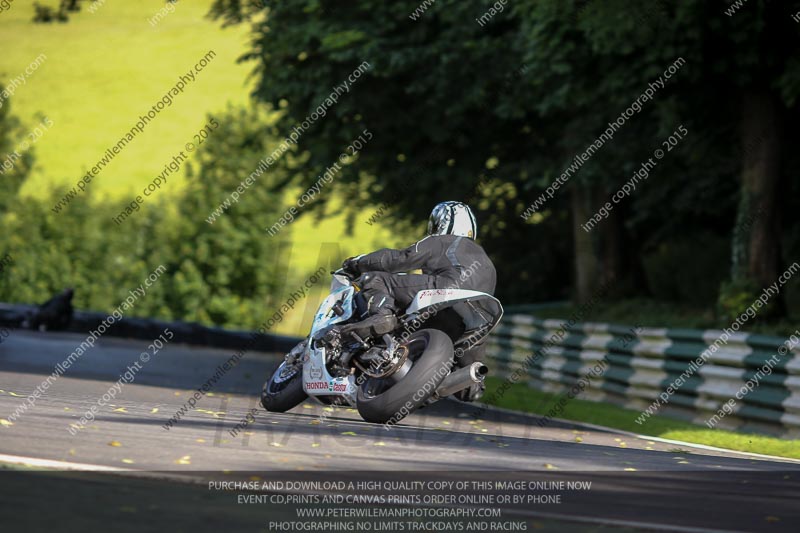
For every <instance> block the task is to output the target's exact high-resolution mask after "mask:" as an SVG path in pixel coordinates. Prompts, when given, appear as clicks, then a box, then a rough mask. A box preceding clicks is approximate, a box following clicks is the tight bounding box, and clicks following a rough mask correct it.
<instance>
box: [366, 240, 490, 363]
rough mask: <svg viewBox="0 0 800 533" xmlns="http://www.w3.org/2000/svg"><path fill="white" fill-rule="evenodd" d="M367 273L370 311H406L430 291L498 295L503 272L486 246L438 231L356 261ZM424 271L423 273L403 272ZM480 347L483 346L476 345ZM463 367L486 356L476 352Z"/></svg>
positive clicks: (371, 312) (473, 352)
mask: <svg viewBox="0 0 800 533" xmlns="http://www.w3.org/2000/svg"><path fill="white" fill-rule="evenodd" d="M354 267H355V269H357V270H358V272H359V273H360V274H363V275H362V276H361V285H362V289H363V296H364V298H365V300H366V303H367V314H369V315H373V314H379V313H386V312H393V313H399V312H401V311H403V310H404V309H405V308H406V307H408V305H409V304H410V303H411V301H412V300H413V299H414V296H416V294H417V293H418V292H419V291H422V290H425V289H447V288H458V289H469V290H474V291H480V292H485V293H487V294H492V295H493V294H494V290H495V286H496V284H497V273H496V271H495V268H494V265H493V264H492V261H491V260H490V259H489V256H487V255H486V252H485V251H484V250H483V248H482V247H481V246H480V245H479V244H478V243H476V242H475V241H474V240H472V239H470V238H467V237H458V236H455V235H433V236H428V237H425V238H424V239H422V240H421V241H419V242H417V243H415V244H413V245H411V246H409V247H408V248H406V249H404V250H392V249H389V248H384V249H382V250H378V251H376V252H372V253H371V254H367V255H364V256H362V257H360V258H359V259H358V260H356V261H355V265H354ZM415 269H421V270H422V274H400V273H399V272H406V271H409V270H415ZM476 348H478V347H476ZM470 352H472V353H470V354H469V356H467V354H464V355H465V357H463V358H462V359H463V360H462V361H460V362H459V363H460V365H466V364H469V363H470V362H472V361H475V360H480V359H482V355H483V354H482V352H483V350H479V349H476V350H470Z"/></svg>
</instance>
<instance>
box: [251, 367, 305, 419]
mask: <svg viewBox="0 0 800 533" xmlns="http://www.w3.org/2000/svg"><path fill="white" fill-rule="evenodd" d="M302 369H303V365H302V364H301V363H299V362H297V363H295V364H293V365H287V364H286V361H284V362H282V363H281V364H280V366H279V367H278V368H276V369H275V372H273V373H272V376H271V377H270V378H269V379H268V380H267V382H266V383H264V387H263V388H262V389H261V405H263V406H264V409H266V410H267V411H271V412H273V413H285V412H286V411H288V410H289V409H292V408H294V407H296V406H297V405H298V404H299V403H300V402H302V401H303V400H305V399H306V398H307V395H306V392H305V391H304V390H303V372H302Z"/></svg>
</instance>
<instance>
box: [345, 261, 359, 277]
mask: <svg viewBox="0 0 800 533" xmlns="http://www.w3.org/2000/svg"><path fill="white" fill-rule="evenodd" d="M342 270H344V271H345V272H347V273H348V274H351V275H353V276H358V275H359V274H360V272H359V270H358V259H356V258H355V257H350V258H348V259H345V260H344V263H342Z"/></svg>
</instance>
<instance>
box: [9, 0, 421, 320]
mask: <svg viewBox="0 0 800 533" xmlns="http://www.w3.org/2000/svg"><path fill="white" fill-rule="evenodd" d="M43 1H44V3H45V4H52V5H56V4H57V2H56V1H55V0H43ZM33 3H34V0H16V1H15V2H14V3H13V4H12V6H11V9H9V10H7V11H4V12H2V13H0V50H2V53H0V83H7V82H8V81H9V80H10V79H12V78H15V77H17V76H20V75H23V73H24V72H25V69H26V68H27V67H28V65H30V64H31V62H32V61H34V60H35V59H36V58H37V57H39V56H40V54H44V55H45V56H46V59H44V60H43V61H42V62H41V64H40V65H39V68H38V69H37V70H36V71H35V72H33V73H32V74H31V75H30V76H29V77H28V78H27V80H26V82H25V84H24V85H21V86H19V87H18V88H17V89H16V93H15V94H14V95H13V97H12V98H11V108H12V112H13V113H14V114H15V115H17V116H18V117H19V118H20V119H21V120H22V121H23V124H24V125H25V128H26V129H30V128H32V127H33V126H35V125H36V124H38V123H39V120H40V119H39V118H38V117H39V116H40V115H44V116H47V117H48V118H50V119H51V120H52V121H53V126H52V127H51V128H50V129H49V130H48V131H47V132H46V133H45V134H44V135H43V136H42V138H41V139H40V140H39V141H38V142H37V143H36V144H35V147H34V148H35V152H36V157H37V164H36V167H35V169H34V172H33V173H32V175H31V177H30V179H29V181H28V183H26V185H25V186H24V188H23V190H22V194H23V195H32V196H36V195H41V194H43V193H45V192H46V191H49V190H50V189H51V188H52V187H53V186H54V185H62V184H63V185H66V184H71V185H72V184H74V183H75V181H77V179H78V178H79V177H80V176H82V175H83V174H84V173H85V172H86V171H87V170H88V169H89V168H91V166H92V165H94V164H95V163H96V162H97V160H98V159H99V158H100V157H101V156H102V155H103V153H104V151H105V150H106V148H108V147H109V146H110V145H111V144H114V143H116V141H117V140H118V139H119V138H120V136H121V135H122V134H123V133H124V132H126V131H129V130H130V129H131V127H132V126H133V125H134V124H135V123H136V121H137V119H138V117H139V116H140V115H141V114H144V113H146V112H147V111H148V110H149V109H150V107H151V106H153V105H154V104H155V103H156V102H157V101H158V100H159V99H160V98H161V97H162V96H163V95H164V94H165V93H166V92H167V91H168V90H169V89H170V88H171V87H172V86H173V85H174V84H175V83H176V82H177V80H178V77H179V76H180V75H181V74H185V73H186V72H188V71H189V70H190V69H191V68H192V67H193V66H194V65H195V63H197V61H198V60H199V59H200V58H202V57H203V56H204V55H205V54H206V53H207V52H208V51H209V50H213V51H214V52H215V53H216V56H215V57H214V59H213V60H212V61H211V63H210V64H209V65H208V66H206V67H205V69H203V71H202V72H200V73H198V74H197V76H196V78H195V80H196V81H195V82H194V83H190V84H189V85H187V87H186V88H185V90H184V92H183V93H182V94H181V95H179V96H177V97H176V98H175V100H174V103H173V104H172V105H171V106H170V107H168V108H166V109H164V110H163V111H161V113H159V114H158V115H157V117H156V118H155V119H154V120H153V122H151V123H150V124H149V125H148V126H147V128H146V129H145V130H144V132H143V133H142V134H141V135H138V136H137V137H136V139H135V141H133V142H132V143H130V144H129V145H128V146H127V147H126V148H125V150H124V151H122V152H121V153H120V155H118V156H117V157H116V158H114V160H113V161H112V162H111V163H110V164H109V165H108V167H107V168H106V169H104V170H103V171H102V172H101V173H100V174H99V176H98V177H96V178H95V179H94V180H93V181H92V183H91V185H90V187H91V188H92V189H93V191H94V192H95V193H98V195H99V196H100V197H101V198H102V197H110V198H122V197H128V196H131V194H132V193H133V191H135V190H137V189H140V188H141V186H142V185H143V184H145V185H146V184H147V183H149V182H150V181H151V180H152V179H153V178H154V177H155V176H156V175H157V174H158V173H160V172H161V169H162V168H163V167H164V165H165V164H166V163H167V162H169V161H170V160H171V158H172V156H173V155H174V154H175V153H176V152H178V151H180V150H181V149H183V147H184V145H185V144H186V143H187V142H188V141H191V140H192V136H193V135H194V134H195V133H196V132H197V131H198V130H199V129H201V128H202V126H203V125H204V124H205V123H206V116H207V114H209V113H211V114H213V113H215V112H219V111H222V110H224V109H225V108H226V107H227V106H228V104H233V105H248V104H249V92H250V90H251V85H252V83H251V82H250V78H249V74H250V72H251V71H252V68H253V65H251V64H241V63H237V62H236V60H237V58H238V57H239V56H240V55H241V54H243V53H244V52H245V51H246V50H247V46H248V40H249V37H248V27H247V25H241V26H234V27H230V28H226V29H222V28H221V26H220V24H219V23H218V22H216V21H212V20H210V19H208V18H207V17H206V14H207V13H208V9H209V7H210V5H211V3H212V0H196V1H193V2H179V3H178V4H176V7H175V12H174V13H171V14H167V15H166V16H165V17H164V18H163V19H162V20H161V21H160V22H159V23H158V24H157V25H156V26H155V27H152V26H151V25H150V24H149V23H148V19H150V18H152V17H153V15H154V14H155V13H156V12H158V11H159V10H160V9H161V8H163V7H164V1H163V0H145V1H139V2H120V1H117V0H108V1H106V2H105V3H104V4H102V5H100V4H98V6H97V9H96V11H95V12H94V13H91V12H89V10H88V9H87V8H86V7H84V9H83V11H81V12H80V13H77V14H72V15H71V17H70V21H69V22H68V23H66V24H60V23H52V24H34V23H33V22H32V18H33V14H34V9H33ZM87 6H88V3H87ZM185 168H186V167H185V165H184V167H183V168H182V170H181V174H180V175H179V176H176V177H175V179H174V180H172V181H171V182H170V184H169V186H168V187H167V188H165V189H162V191H165V192H164V193H162V194H164V195H165V196H167V195H178V194H182V192H183V185H184V183H185V179H184V175H183V171H184V170H185ZM293 194H295V191H287V192H286V198H285V200H286V204H287V205H288V204H290V203H294V201H295V198H294V197H293V196H292V195H293ZM332 194H334V195H335V197H336V198H337V199H338V194H337V192H336V191H335V188H334V189H332ZM223 199H224V198H220V202H221V201H222V200H223ZM79 201H81V200H79ZM339 202H341V200H339ZM372 211H373V210H372V209H367V210H365V211H364V213H363V216H359V217H358V218H357V220H356V224H355V230H354V234H353V235H351V236H349V235H346V234H345V231H344V226H345V225H344V217H343V216H341V215H338V216H332V217H326V218H324V220H322V221H321V222H320V223H319V225H317V224H315V223H314V221H313V220H312V217H310V216H301V217H300V218H299V219H298V220H297V221H296V222H295V223H293V224H292V226H291V230H292V238H293V250H292V259H291V268H290V272H291V273H292V277H291V279H292V280H296V281H297V282H300V281H301V280H302V279H304V278H305V276H306V275H307V274H309V273H310V272H312V271H314V270H315V269H316V262H317V259H318V256H319V249H320V245H321V244H322V243H330V242H338V243H340V245H341V248H342V252H343V254H357V253H363V252H368V251H370V250H371V249H374V248H378V247H384V246H399V245H402V244H403V243H404V242H405V241H406V240H408V239H404V238H402V237H398V236H396V235H394V234H393V233H391V232H389V231H387V230H386V229H384V228H382V227H381V226H380V225H377V224H376V225H373V226H369V225H367V224H365V223H364V220H366V219H367V218H369V215H370V214H371V213H372ZM265 238H266V237H265ZM344 257H346V255H345V256H343V258H344ZM287 290H289V289H287ZM307 325H308V324H307V321H306V323H304V324H301V318H300V316H299V313H298V312H297V311H295V312H294V313H293V314H292V315H291V316H289V317H288V318H287V319H286V321H285V322H284V323H282V324H281V325H279V326H278V327H277V328H276V330H277V331H279V332H281V333H290V334H299V333H300V332H303V330H304V329H305V328H306V327H307Z"/></svg>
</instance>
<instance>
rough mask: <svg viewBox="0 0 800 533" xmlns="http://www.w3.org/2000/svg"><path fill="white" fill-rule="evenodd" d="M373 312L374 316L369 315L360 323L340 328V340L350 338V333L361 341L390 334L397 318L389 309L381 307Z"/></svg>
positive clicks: (395, 325)
mask: <svg viewBox="0 0 800 533" xmlns="http://www.w3.org/2000/svg"><path fill="white" fill-rule="evenodd" d="M375 311H376V312H375V313H374V314H372V315H369V316H368V317H367V318H365V319H364V320H362V321H361V322H355V323H353V324H345V325H344V326H340V327H339V328H338V329H339V333H340V334H341V336H342V338H346V337H348V336H351V334H352V333H355V334H356V335H358V336H359V337H360V338H361V339H366V338H367V337H380V336H381V335H385V334H386V333H390V332H391V331H393V330H394V329H395V328H396V327H397V316H395V314H394V312H393V311H392V310H391V309H389V308H386V307H383V308H378V309H376V310H375Z"/></svg>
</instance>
